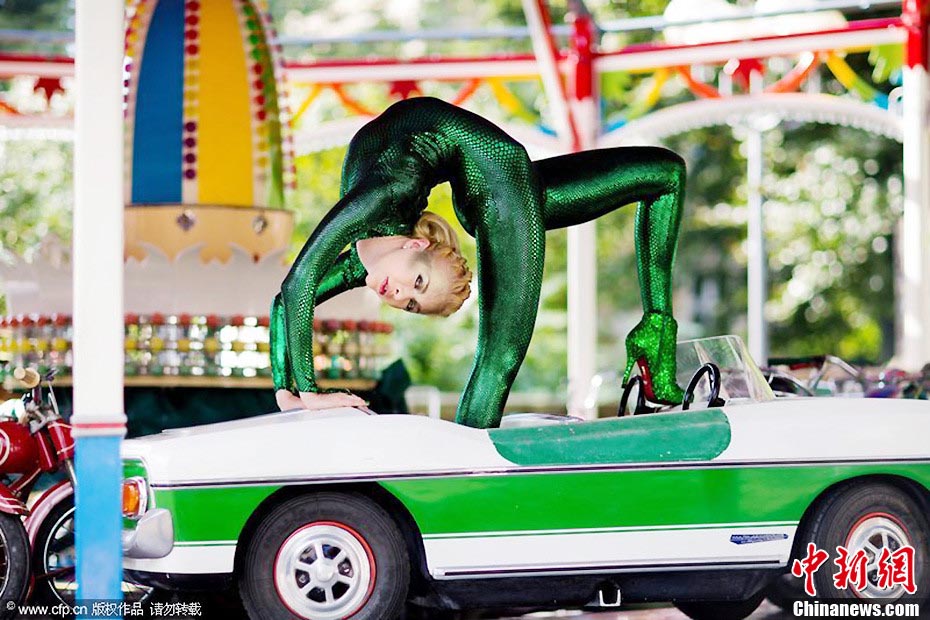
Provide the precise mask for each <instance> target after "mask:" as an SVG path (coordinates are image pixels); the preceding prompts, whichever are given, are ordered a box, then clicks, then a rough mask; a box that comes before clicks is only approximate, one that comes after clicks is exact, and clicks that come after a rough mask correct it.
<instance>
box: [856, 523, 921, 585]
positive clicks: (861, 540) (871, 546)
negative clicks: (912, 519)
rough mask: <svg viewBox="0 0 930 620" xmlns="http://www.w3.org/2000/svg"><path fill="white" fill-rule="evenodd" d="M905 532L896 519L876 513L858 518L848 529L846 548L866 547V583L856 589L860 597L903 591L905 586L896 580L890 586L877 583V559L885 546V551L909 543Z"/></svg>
mask: <svg viewBox="0 0 930 620" xmlns="http://www.w3.org/2000/svg"><path fill="white" fill-rule="evenodd" d="M909 544H910V542H909V541H908V537H907V532H905V531H904V528H902V527H901V526H900V525H899V524H898V523H897V522H896V521H894V520H893V519H891V518H889V517H887V516H884V515H875V516H872V517H868V518H866V519H863V520H862V521H860V522H859V523H858V524H857V525H856V527H855V528H854V529H853V531H852V532H850V533H849V539H848V542H847V543H846V549H847V550H848V551H849V553H856V552H857V551H858V550H859V549H862V550H863V551H865V555H866V564H865V572H866V586H865V589H863V590H861V591H859V592H858V595H859V596H861V597H863V598H897V597H899V596H901V595H903V594H904V586H903V585H901V584H896V585H895V586H894V587H892V588H880V587H879V586H878V582H879V575H880V574H881V573H880V571H879V562H878V561H879V559H880V558H881V555H882V549H887V550H888V553H889V554H891V553H894V552H895V551H897V550H898V549H900V548H901V547H904V546H906V545H909Z"/></svg>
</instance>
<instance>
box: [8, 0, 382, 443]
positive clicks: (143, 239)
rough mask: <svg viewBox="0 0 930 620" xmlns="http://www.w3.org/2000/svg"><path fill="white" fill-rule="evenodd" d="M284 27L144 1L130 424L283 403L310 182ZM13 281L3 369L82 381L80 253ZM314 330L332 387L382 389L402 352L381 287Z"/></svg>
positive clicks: (133, 156) (55, 248) (327, 310)
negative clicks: (303, 200) (297, 201)
mask: <svg viewBox="0 0 930 620" xmlns="http://www.w3.org/2000/svg"><path fill="white" fill-rule="evenodd" d="M274 37H275V34H274V31H273V27H272V25H271V22H270V17H269V15H268V14H267V12H266V11H264V10H262V9H261V8H260V7H259V6H258V5H253V4H252V3H248V2H232V1H230V2H204V3H200V2H196V1H191V2H186V3H182V2H157V1H155V0H138V1H136V2H134V3H131V4H130V6H129V7H128V12H127V28H126V33H125V41H126V48H125V56H126V62H125V67H124V78H125V81H124V109H125V119H124V120H125V123H124V124H125V144H124V157H125V178H124V188H125V211H124V222H125V238H124V239H125V246H124V247H125V251H124V254H125V264H124V274H125V275H124V310H125V340H124V343H125V358H124V359H125V365H124V367H125V372H124V374H125V379H124V381H125V386H126V388H127V390H126V396H127V401H126V405H127V412H128V417H129V427H130V428H129V432H130V434H144V433H148V432H157V431H158V430H161V429H162V428H166V427H173V426H188V425H190V424H196V423H201V422H207V421H215V420H217V419H221V418H222V417H226V416H233V417H236V416H240V415H249V414H254V413H256V412H261V411H269V410H272V409H273V408H274V399H273V394H272V382H271V369H270V363H269V339H268V321H269V319H268V312H269V309H270V306H271V300H272V299H273V297H274V295H275V293H276V292H277V290H278V288H279V286H280V283H281V281H282V280H283V279H284V277H285V275H286V274H287V271H288V268H289V263H288V260H287V258H288V257H287V254H288V252H289V250H290V247H291V236H292V231H293V216H292V214H291V212H290V211H288V210H287V209H286V208H285V206H286V203H287V198H288V194H289V190H291V189H293V188H294V187H295V185H296V170H295V167H294V163H293V159H294V147H293V138H292V134H291V131H290V125H291V117H290V114H289V111H288V107H287V104H286V93H285V88H284V85H283V69H282V65H281V61H280V54H279V49H276V47H275V44H273V43H272V39H273V38H274ZM0 281H2V282H3V287H4V289H3V292H4V293H5V295H6V298H7V308H8V310H9V314H8V315H7V316H3V317H0V362H3V364H0V369H2V371H0V372H4V373H8V372H10V371H12V369H13V368H16V367H19V366H23V367H33V368H37V369H39V370H40V372H43V373H47V372H48V371H49V370H51V369H54V370H55V371H56V378H55V385H56V386H62V387H64V388H68V387H70V383H71V376H70V375H71V365H72V359H73V355H72V350H71V344H72V331H73V330H72V321H71V316H70V315H71V312H72V308H73V303H74V300H73V291H72V288H73V287H72V265H71V260H70V250H69V249H68V248H65V247H62V244H60V243H59V242H58V241H57V240H55V239H49V240H48V241H47V242H46V243H45V244H44V246H43V248H42V251H41V252H40V257H39V259H38V260H32V261H25V260H23V259H19V258H17V259H15V260H14V261H13V262H12V263H10V264H5V265H3V266H2V267H0ZM314 328H315V331H316V337H315V339H314V340H315V342H316V343H317V345H316V351H315V360H316V371H317V374H318V376H319V377H320V378H321V384H322V385H324V386H325V387H330V388H345V389H351V390H353V391H357V392H362V393H365V392H369V391H371V390H372V389H373V388H374V387H375V385H376V383H377V381H378V378H379V374H380V371H381V369H382V368H383V367H384V366H385V364H386V363H387V361H388V358H389V357H390V355H391V347H390V336H389V334H390V333H391V326H390V324H388V323H385V322H383V321H380V320H378V302H377V300H376V299H375V298H374V296H369V294H368V293H367V292H366V291H363V290H358V291H350V292H348V293H346V294H344V295H342V296H340V297H338V298H336V299H333V300H331V301H330V302H328V303H326V304H324V305H322V306H321V307H320V309H319V311H318V312H317V319H316V320H315V323H314ZM8 383H9V382H8ZM226 388H238V389H236V390H234V391H229V390H227V389H226ZM68 402H69V398H68V394H67V389H65V394H64V399H63V404H64V405H65V407H66V408H67V406H68ZM166 403H167V404H170V406H168V407H166V406H165V404H166ZM221 412H223V413H221Z"/></svg>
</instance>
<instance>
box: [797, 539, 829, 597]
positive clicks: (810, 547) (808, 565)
mask: <svg viewBox="0 0 930 620" xmlns="http://www.w3.org/2000/svg"><path fill="white" fill-rule="evenodd" d="M829 557H830V554H829V553H827V552H826V551H824V550H823V549H818V548H817V545H815V544H814V543H807V557H805V558H804V559H802V560H795V561H794V564H792V565H791V574H792V575H794V576H795V577H800V576H802V575H803V576H804V591H805V592H807V595H808V596H814V595H815V594H817V588H815V587H814V573H816V572H817V571H818V570H819V569H820V567H821V566H822V565H823V563H824V562H826V561H827V558H829Z"/></svg>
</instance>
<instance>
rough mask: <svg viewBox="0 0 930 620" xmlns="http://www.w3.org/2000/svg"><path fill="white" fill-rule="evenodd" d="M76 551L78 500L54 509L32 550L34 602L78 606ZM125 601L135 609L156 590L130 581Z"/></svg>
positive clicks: (126, 589)
mask: <svg viewBox="0 0 930 620" xmlns="http://www.w3.org/2000/svg"><path fill="white" fill-rule="evenodd" d="M75 556H76V553H75V547H74V497H73V496H72V497H68V498H67V499H64V500H62V501H61V502H60V503H58V504H57V505H56V506H55V507H54V508H52V509H51V510H50V511H49V513H48V515H47V516H46V517H45V519H44V520H43V521H42V524H41V525H40V526H39V530H38V531H37V532H36V539H35V543H34V545H33V548H32V569H33V573H34V577H35V586H34V589H33V593H32V598H33V600H34V601H36V602H38V603H47V604H49V605H57V604H60V603H64V604H66V605H69V606H71V605H74V603H75V599H76V598H77V580H76V579H75V573H74V565H75ZM122 590H123V601H124V602H126V603H128V604H130V605H132V604H133V603H137V602H138V603H141V602H144V601H146V600H148V598H149V597H150V596H151V594H152V588H150V587H147V586H141V585H137V584H134V583H131V582H128V581H124V582H123V584H122Z"/></svg>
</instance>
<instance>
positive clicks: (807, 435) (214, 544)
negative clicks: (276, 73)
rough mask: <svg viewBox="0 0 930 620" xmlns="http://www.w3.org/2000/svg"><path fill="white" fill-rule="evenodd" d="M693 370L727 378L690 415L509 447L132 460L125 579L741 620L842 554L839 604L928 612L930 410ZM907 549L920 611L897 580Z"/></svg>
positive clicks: (323, 443)
mask: <svg viewBox="0 0 930 620" xmlns="http://www.w3.org/2000/svg"><path fill="white" fill-rule="evenodd" d="M686 349H687V350H688V355H690V360H688V359H683V358H682V357H680V361H679V364H680V368H681V369H682V372H683V375H684V380H683V381H682V382H681V383H682V385H685V383H687V379H688V377H689V375H690V374H691V372H692V371H693V370H694V368H695V367H696V366H698V365H701V364H704V366H705V367H707V368H710V365H708V364H706V362H710V361H716V364H717V367H715V368H714V369H713V370H714V372H710V371H708V372H707V373H706V374H707V375H708V377H709V380H708V381H704V380H703V379H702V380H701V381H694V382H692V385H690V386H689V388H690V391H691V392H694V391H699V392H700V391H701V390H702V389H704V388H709V389H710V391H713V392H719V393H718V394H713V395H712V396H711V397H710V398H708V397H704V396H701V395H700V394H698V395H695V398H694V401H695V404H694V405H692V406H691V408H690V409H688V410H681V408H677V409H676V410H672V411H660V412H656V413H649V414H648V415H624V416H621V417H616V418H612V419H599V420H594V421H582V420H579V419H575V418H568V417H565V416H547V415H537V414H520V415H515V416H505V418H504V423H503V424H502V425H501V428H497V429H490V430H478V429H473V428H466V427H463V426H458V425H456V424H454V423H452V422H447V421H442V420H436V419H430V418H427V417H422V416H413V415H381V416H379V415H369V414H368V413H366V412H363V411H360V410H357V409H337V410H331V411H325V412H307V411H294V412H286V413H275V414H269V415H264V416H259V417H255V418H251V419H248V420H242V421H236V422H227V423H221V424H213V425H208V426H201V427H194V428H189V429H183V430H175V431H166V432H163V433H161V434H159V435H155V436H150V437H145V438H142V439H135V440H129V441H126V442H125V444H124V451H123V459H124V471H125V481H124V489H123V493H124V507H123V510H124V523H125V525H124V528H125V529H124V533H123V545H124V551H125V568H126V570H127V571H128V574H129V575H130V577H132V578H134V579H136V580H139V581H141V582H143V583H147V584H149V585H156V586H162V587H168V588H187V587H192V588H196V587H204V586H206V585H208V584H210V583H211V582H216V581H217V580H219V581H225V582H226V583H230V582H232V583H235V584H237V585H238V588H239V591H240V593H241V596H242V599H243V601H244V603H245V606H246V609H247V611H248V612H249V614H250V616H251V617H252V618H255V619H259V618H261V619H271V620H277V619H292V618H305V619H313V620H323V619H336V618H349V617H351V618H353V619H357V620H362V619H364V620H386V619H389V618H392V617H396V616H398V615H399V614H400V613H401V611H402V609H403V608H404V607H405V605H406V604H411V603H412V604H415V605H418V606H421V607H423V608H427V609H432V610H434V611H432V612H429V613H430V614H432V615H429V616H428V617H439V615H440V614H441V613H443V612H441V611H440V610H457V609H476V608H481V609H493V608H513V607H521V608H536V609H543V608H549V609H555V608H564V607H609V606H616V605H619V604H621V602H624V603H625V602H636V601H673V602H675V603H676V604H678V605H679V607H681V608H682V609H683V610H684V611H685V612H686V613H688V614H689V615H691V616H692V617H695V618H702V617H707V618H717V619H722V618H728V617H729V618H740V617H744V616H746V615H748V614H749V613H751V612H752V610H753V609H754V608H755V606H756V605H757V604H758V603H759V601H760V600H761V598H762V596H763V593H764V590H765V588H766V586H767V585H768V584H769V583H771V582H772V581H773V580H776V579H778V578H779V577H780V576H781V575H783V574H784V573H785V572H786V571H787V570H788V569H789V568H790V562H791V560H792V559H793V558H803V557H804V554H805V553H807V551H808V543H814V544H815V545H816V547H817V548H818V549H822V550H825V551H827V552H829V554H830V561H828V562H826V563H825V564H824V565H823V566H822V567H821V570H819V571H817V572H816V573H814V575H813V577H814V580H813V583H814V585H815V586H816V588H817V591H818V594H819V595H822V596H827V597H830V598H836V597H854V598H855V597H858V598H866V599H868V598H882V599H897V598H902V597H903V598H909V597H916V598H917V599H923V598H924V597H925V596H926V594H927V592H930V567H928V565H927V560H928V553H930V549H928V532H930V527H928V522H927V515H928V512H930V510H928V507H930V491H928V489H930V404H927V403H926V402H919V401H903V400H899V401H889V400H880V401H876V400H866V399H859V400H850V399H847V400H843V399H837V400H833V399H823V398H821V399H802V398H792V399H779V400H775V399H774V398H773V397H772V396H771V392H770V391H769V389H768V386H767V385H766V384H765V382H764V379H762V377H761V375H760V374H759V372H758V369H757V368H755V366H754V365H752V363H751V361H750V360H749V359H748V356H745V353H744V350H743V348H742V345H741V343H739V341H738V339H735V338H732V337H725V338H721V339H712V340H711V341H710V342H703V341H694V342H692V343H690V344H689V345H687V346H686ZM685 357H687V356H685ZM717 369H719V373H718V372H717ZM695 384H696V385H697V389H695ZM705 391H707V390H706V389H705ZM714 396H716V398H714ZM709 402H710V403H711V404H713V405H715V406H713V407H709V406H708V403H709ZM838 546H843V547H844V548H849V549H850V553H852V552H853V547H856V548H861V549H863V551H864V554H865V556H866V562H867V579H866V581H865V583H861V584H859V587H856V588H854V587H852V586H850V587H849V588H847V589H845V590H844V589H838V588H837V587H836V585H835V583H834V579H833V573H834V572H835V570H834V569H835V566H834V564H833V562H832V560H833V559H834V558H835V556H836V548H837V547H838ZM908 547H910V548H913V549H914V555H913V566H912V569H913V575H912V576H913V581H914V582H915V584H916V593H913V594H912V593H910V590H913V588H909V587H908V586H907V584H904V583H903V582H892V583H890V584H889V583H888V582H885V583H882V582H881V579H880V577H881V575H880V573H882V572H883V571H882V570H880V569H881V567H880V566H879V562H880V561H882V558H884V559H886V560H887V557H888V556H889V554H894V553H895V552H897V551H899V550H900V549H906V548H908Z"/></svg>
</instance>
